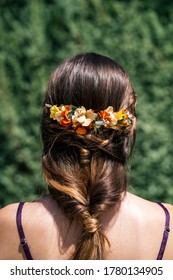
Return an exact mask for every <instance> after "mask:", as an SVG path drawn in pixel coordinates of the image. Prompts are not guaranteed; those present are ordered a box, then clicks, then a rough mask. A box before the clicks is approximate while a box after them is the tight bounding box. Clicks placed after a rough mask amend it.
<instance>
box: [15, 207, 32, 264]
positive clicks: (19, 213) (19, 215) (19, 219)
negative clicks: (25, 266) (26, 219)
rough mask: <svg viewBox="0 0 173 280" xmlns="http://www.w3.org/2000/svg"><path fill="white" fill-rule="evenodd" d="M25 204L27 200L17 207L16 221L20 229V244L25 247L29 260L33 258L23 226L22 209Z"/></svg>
mask: <svg viewBox="0 0 173 280" xmlns="http://www.w3.org/2000/svg"><path fill="white" fill-rule="evenodd" d="M24 204H25V202H20V203H19V206H18V209H17V215H16V223H17V229H18V233H19V237H20V244H21V246H22V247H23V251H24V253H25V256H26V258H27V260H33V258H32V256H31V253H30V250H29V247H28V244H27V242H26V239H25V234H24V231H23V227H22V209H23V205H24Z"/></svg>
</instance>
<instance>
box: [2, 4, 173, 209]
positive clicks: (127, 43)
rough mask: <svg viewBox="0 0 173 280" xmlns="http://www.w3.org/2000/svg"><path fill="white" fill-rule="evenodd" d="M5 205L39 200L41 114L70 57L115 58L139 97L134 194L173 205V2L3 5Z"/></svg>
mask: <svg viewBox="0 0 173 280" xmlns="http://www.w3.org/2000/svg"><path fill="white" fill-rule="evenodd" d="M0 6H1V17H0V104H1V108H0V207H2V206H4V205H6V204H8V203H13V202H17V201H22V200H32V199H35V198H37V197H39V196H40V194H41V193H42V192H43V191H44V189H45V186H44V182H43V179H42V172H41V166H40V157H41V141H40V132H39V126H40V114H41V105H42V100H43V96H44V92H45V89H46V85H47V82H48V79H49V76H50V74H51V72H52V71H53V70H54V68H55V67H56V65H57V64H58V63H59V62H61V61H62V60H64V59H65V58H67V57H69V56H71V55H74V54H76V53H81V52H96V53H100V54H103V55H106V56H109V57H111V58H113V59H115V60H116V61H117V62H118V63H119V64H121V65H122V66H123V67H124V68H125V69H126V71H127V72H128V74H129V75H130V77H131V80H132V83H133V85H134V88H135V91H136V92H137V94H138V106H137V116H138V120H137V127H138V128H137V139H136V147H135V152H134V155H133V157H132V160H131V162H130V169H131V175H130V191H132V192H134V193H135V194H138V195H140V196H142V197H144V198H146V199H149V200H154V201H163V202H169V203H172V204H173V1H171V0H170V1H169V0H157V1H150V0H145V1H140V0H139V1H138V0H131V1H130V0H122V1H118V0H106V1H104V0H21V1H19V0H11V1H10V0H0Z"/></svg>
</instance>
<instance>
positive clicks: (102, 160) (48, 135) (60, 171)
mask: <svg viewBox="0 0 173 280" xmlns="http://www.w3.org/2000/svg"><path fill="white" fill-rule="evenodd" d="M135 102H136V96H135V93H134V91H133V88H132V85H131V83H130V81H129V78H128V76H127V74H126V73H125V71H124V70H123V69H122V67H121V66H119V65H118V64H117V63H116V62H114V61H113V60H111V59H110V58H108V57H105V56H102V55H98V54H94V53H87V54H80V55H76V56H74V57H72V58H69V59H67V60H66V61H65V62H64V63H62V64H61V65H59V66H58V67H57V69H56V70H55V71H54V73H53V75H52V77H51V79H50V81H49V84H48V88H47V91H46V95H45V100H44V105H43V117H42V124H41V133H42V140H43V156H42V165H43V172H44V175H45V177H46V180H47V182H48V185H49V190H50V193H51V194H52V196H53V197H54V199H55V200H56V201H57V203H58V205H59V207H61V209H62V210H63V212H64V214H65V215H66V216H67V217H68V218H69V219H70V220H71V219H78V220H79V221H80V222H81V225H82V233H81V237H80V240H79V241H78V243H77V245H76V250H75V252H74V254H73V256H72V258H73V259H81V260H82V259H106V244H107V243H108V244H109V241H108V239H107V237H106V235H105V232H104V228H103V226H102V224H101V223H100V216H101V214H102V213H103V212H105V211H107V210H108V209H110V207H112V206H116V205H117V207H118V206H119V203H120V200H121V195H122V193H123V192H125V191H126V189H127V186H128V180H127V175H126V168H125V166H126V162H127V159H128V157H129V154H130V151H131V147H132V143H133V136H134V134H133V135H132V133H130V131H126V130H122V131H116V130H113V129H104V130H103V131H102V132H101V133H99V134H98V135H96V136H95V135H92V134H89V133H88V134H86V135H77V134H76V133H74V130H73V129H72V128H71V127H68V128H64V127H62V126H60V125H59V124H58V123H57V122H56V121H54V120H52V119H50V117H49V115H50V111H49V109H48V108H47V107H46V106H45V104H46V103H48V104H51V105H55V104H57V105H61V104H65V105H68V104H72V105H74V106H77V107H79V106H84V107H85V108H86V109H93V110H94V111H96V112H97V111H100V110H103V109H106V108H107V107H108V106H113V108H114V111H119V110H120V109H121V108H123V107H125V108H127V109H128V110H129V111H130V113H131V114H132V115H134V116H135Z"/></svg>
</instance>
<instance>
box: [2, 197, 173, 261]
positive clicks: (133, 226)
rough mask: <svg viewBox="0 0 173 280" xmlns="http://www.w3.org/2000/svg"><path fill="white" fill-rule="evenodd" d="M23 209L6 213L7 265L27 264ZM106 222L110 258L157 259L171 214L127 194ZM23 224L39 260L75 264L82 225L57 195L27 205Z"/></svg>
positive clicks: (169, 254)
mask: <svg viewBox="0 0 173 280" xmlns="http://www.w3.org/2000/svg"><path fill="white" fill-rule="evenodd" d="M164 205H165V206H166V208H167V209H168V210H169V213H170V217H171V220H170V230H171V231H170V234H169V238H168V243H167V247H166V250H165V254H164V258H163V259H167V260H168V259H169V260H173V250H172V248H173V245H172V244H173V206H172V205H169V204H164ZM17 207H18V204H11V205H8V206H6V207H4V208H2V209H1V210H0V248H1V250H0V259H1V260H2V259H3V260H13V259H15V260H22V259H25V256H24V254H23V251H22V249H21V248H20V246H19V236H18V232H17V227H16V211H17ZM100 222H101V224H102V225H103V228H104V230H105V232H106V235H107V237H108V239H109V241H110V244H111V247H110V248H109V247H108V248H107V259H110V260H111V259H120V260H123V259H129V260H145V259H146V260H155V259H156V258H157V254H158V251H159V248H160V244H161V240H162V236H163V231H164V225H165V213H164V211H163V209H162V208H161V207H160V206H159V205H158V204H156V203H154V202H150V201H147V200H145V199H142V198H140V197H138V196H135V195H132V194H130V193H128V192H127V193H126V195H124V198H123V200H122V202H121V206H120V209H119V211H118V213H117V211H116V209H115V208H112V209H110V211H109V212H107V213H104V214H103V215H102V216H101V218H100ZM22 225H23V228H24V232H25V236H26V240H27V242H28V245H29V247H30V250H31V254H32V256H33V258H34V259H35V260H36V259H38V260H39V259H42V260H43V259H45V260H46V259H61V260H63V259H66V260H67V259H70V256H71V254H72V252H73V250H74V247H75V244H76V242H77V240H78V238H79V237H80V232H81V225H80V224H79V223H78V221H73V222H72V223H70V222H69V221H68V220H67V218H66V217H65V216H64V215H63V213H62V212H61V210H60V209H59V208H58V206H57V205H56V202H55V201H54V200H53V199H52V198H51V196H47V197H44V198H42V199H40V200H39V201H36V202H27V203H25V205H24V208H23V212H22ZM33 229H34V230H33Z"/></svg>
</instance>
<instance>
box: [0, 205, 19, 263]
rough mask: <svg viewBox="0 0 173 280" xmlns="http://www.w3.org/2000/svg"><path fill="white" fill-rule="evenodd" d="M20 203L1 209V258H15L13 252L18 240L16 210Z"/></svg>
mask: <svg viewBox="0 0 173 280" xmlns="http://www.w3.org/2000/svg"><path fill="white" fill-rule="evenodd" d="M17 208H18V203H15V204H10V205H8V206H5V207H3V208H1V209H0V248H1V250H0V259H1V260H3V259H13V257H10V255H11V252H12V251H13V248H14V246H15V244H16V242H17V229H16V219H15V217H16V212H17Z"/></svg>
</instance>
